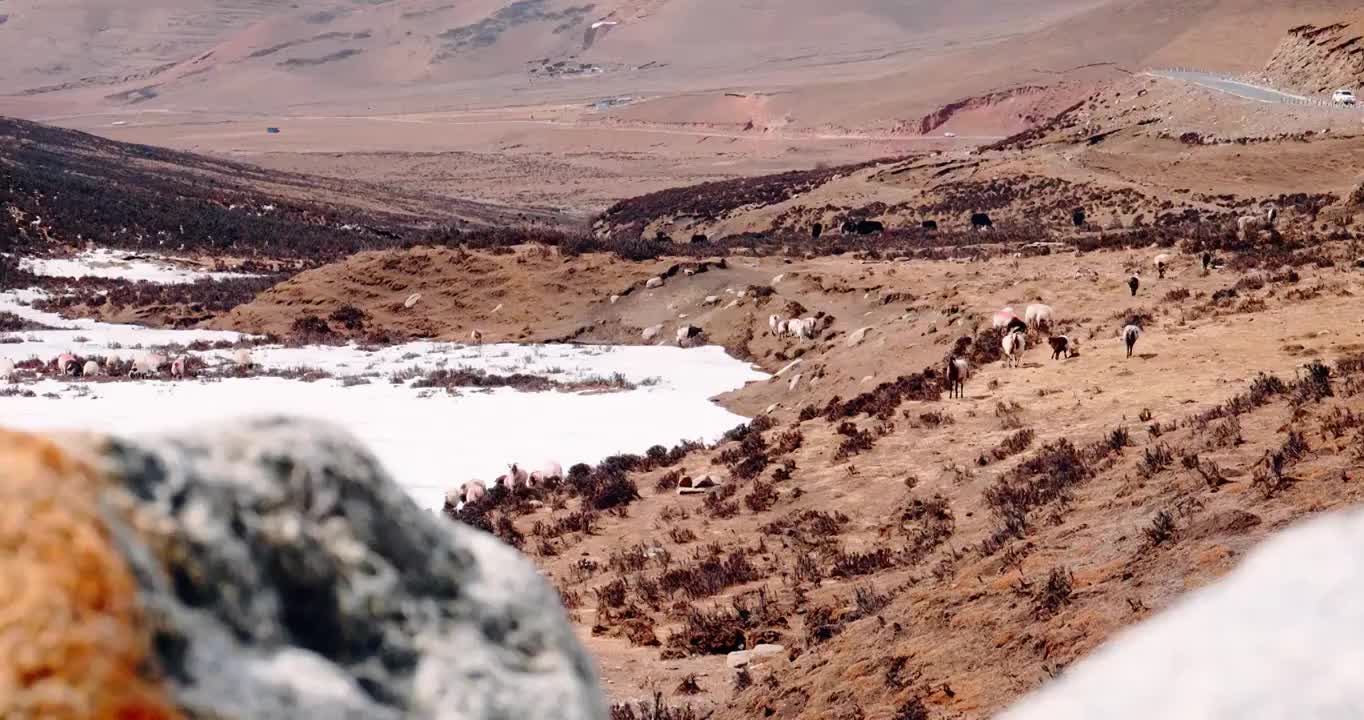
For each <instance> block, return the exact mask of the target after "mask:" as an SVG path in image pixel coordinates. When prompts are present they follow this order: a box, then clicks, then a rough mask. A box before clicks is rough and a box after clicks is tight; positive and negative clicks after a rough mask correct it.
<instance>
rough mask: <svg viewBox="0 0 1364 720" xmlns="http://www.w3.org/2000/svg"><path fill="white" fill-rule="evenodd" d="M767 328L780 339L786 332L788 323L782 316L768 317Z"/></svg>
mask: <svg viewBox="0 0 1364 720" xmlns="http://www.w3.org/2000/svg"><path fill="white" fill-rule="evenodd" d="M767 327H768V329H769V330H771V331H772V334H773V335H776V336H778V337H780V336H781V334H782V332H783V331H784V330H785V327H786V321H785V320H784V319H782V316H780V315H768V316H767Z"/></svg>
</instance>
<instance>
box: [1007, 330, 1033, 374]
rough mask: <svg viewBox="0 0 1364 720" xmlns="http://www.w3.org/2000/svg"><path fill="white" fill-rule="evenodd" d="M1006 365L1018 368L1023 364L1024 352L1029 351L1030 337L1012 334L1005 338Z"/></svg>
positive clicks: (1016, 333) (1017, 333) (1018, 333)
mask: <svg viewBox="0 0 1364 720" xmlns="http://www.w3.org/2000/svg"><path fill="white" fill-rule="evenodd" d="M1002 345H1003V347H1004V364H1005V366H1006V367H1018V366H1019V365H1021V364H1022V363H1023V351H1024V350H1027V349H1028V337H1027V336H1026V335H1024V334H1023V333H1021V332H1011V333H1009V334H1007V335H1005V336H1004V340H1003V343H1002Z"/></svg>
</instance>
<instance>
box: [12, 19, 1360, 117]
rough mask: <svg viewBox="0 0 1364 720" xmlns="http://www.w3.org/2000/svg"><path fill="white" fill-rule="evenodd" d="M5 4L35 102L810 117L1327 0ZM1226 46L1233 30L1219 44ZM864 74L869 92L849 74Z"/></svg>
mask: <svg viewBox="0 0 1364 720" xmlns="http://www.w3.org/2000/svg"><path fill="white" fill-rule="evenodd" d="M119 5H120V4H119V3H114V2H110V1H109V0H84V1H78V0H65V1H64V2H58V3H47V2H43V3H39V2H33V1H32V0H8V2H7V4H6V5H5V6H4V13H5V15H6V16H7V21H6V22H4V23H3V24H0V42H3V43H4V44H5V46H6V47H9V48H14V49H17V50H18V52H14V53H13V54H12V58H13V59H14V61H12V62H10V63H7V66H6V68H4V69H0V94H8V95H16V94H19V95H22V96H24V97H25V98H27V100H26V101H16V100H14V99H13V98H11V101H10V102H11V103H14V102H18V103H20V104H21V105H22V104H23V102H27V103H28V106H29V107H32V108H40V109H43V110H42V111H45V112H59V111H60V109H62V108H65V109H66V110H67V111H75V112H81V111H88V110H89V109H91V108H96V107H100V108H106V109H107V108H110V107H124V108H130V107H136V108H139V109H158V108H160V109H169V108H174V109H184V108H186V107H193V108H195V109H199V110H213V111H217V112H228V113H254V112H271V113H280V112H285V111H290V110H291V109H292V111H298V110H300V109H301V108H302V107H303V106H312V107H313V108H314V109H322V108H327V109H329V110H330V111H347V112H357V111H369V110H389V111H392V110H396V109H397V108H404V109H407V110H412V109H418V108H420V109H427V110H430V109H436V108H447V107H450V106H452V105H454V106H470V105H477V106H481V107H496V106H498V105H499V104H506V103H507V102H510V101H512V99H513V98H514V99H515V101H516V102H517V103H525V102H527V101H528V100H529V101H535V102H562V101H565V100H578V101H582V100H591V99H596V98H603V97H611V96H618V95H631V96H634V97H638V96H645V97H659V96H664V97H666V96H670V95H676V94H679V93H688V92H696V91H700V90H707V91H716V90H724V89H733V90H737V91H740V92H747V93H754V92H759V93H764V92H765V93H777V94H778V95H777V96H776V97H775V98H774V99H773V100H772V110H773V111H774V112H775V113H776V114H777V115H778V116H779V117H785V116H788V115H789V116H790V118H791V122H794V123H796V124H798V125H801V126H806V127H821V126H866V125H873V124H874V125H884V124H885V123H886V121H887V120H890V119H900V120H903V119H904V118H903V117H902V116H903V115H904V114H922V113H924V112H927V111H929V110H931V109H932V108H933V107H934V106H936V105H941V104H946V103H948V102H952V101H954V100H957V99H960V98H962V97H967V96H971V95H976V94H981V93H984V92H987V91H990V90H997V89H1003V88H1006V87H1010V86H1012V85H1018V84H1029V83H1033V84H1035V83H1038V82H1044V81H1050V80H1054V79H1055V78H1056V77H1058V76H1067V75H1070V74H1071V73H1073V72H1075V71H1076V70H1077V69H1079V68H1084V67H1098V68H1105V67H1106V68H1127V69H1139V68H1140V67H1142V66H1145V65H1147V64H1150V63H1153V62H1170V63H1174V62H1180V63H1183V64H1203V65H1207V66H1209V67H1213V68H1218V69H1237V68H1250V67H1259V66H1261V65H1262V64H1263V63H1264V61H1265V60H1266V58H1267V57H1268V55H1269V52H1270V50H1271V49H1272V48H1273V46H1274V43H1276V42H1277V41H1278V40H1279V38H1280V37H1281V36H1282V34H1283V32H1284V31H1286V30H1287V29H1288V28H1290V27H1293V26H1295V25H1300V24H1301V23H1302V22H1305V21H1312V20H1316V19H1318V18H1325V17H1329V16H1330V15H1331V14H1332V13H1335V12H1337V11H1338V10H1339V7H1340V5H1341V3H1340V2H1339V1H1338V0H1311V1H1310V2H1307V3H1294V4H1293V6H1292V8H1291V13H1290V12H1289V10H1290V8H1288V7H1286V5H1287V4H1286V3H1251V2H1248V1H1247V0H1201V1H1200V2H1193V3H1188V2H1174V1H1173V0H1026V1H1025V2H1015V3H1005V4H1000V3H993V2H986V1H985V0H970V1H969V2H955V3H940V2H929V1H928V0H915V1H914V2H889V1H888V0H855V1H854V2H850V3H839V4H837V5H836V6H830V5H829V4H827V3H820V2H814V1H813V0H799V1H798V2H781V3H777V2H771V1H769V2H761V3H732V2H722V1H721V0H607V2H599V3H583V2H577V0H520V1H519V2H512V3H507V2H503V1H502V0H477V1H476V2H469V3H448V2H440V1H439V0H402V1H397V2H383V3H363V4H357V3H344V2H339V1H338V0H308V1H307V2H302V3H296V4H293V5H291V6H290V7H288V8H280V7H277V6H272V4H270V3H265V2H259V1H252V0H217V1H211V0H196V2H194V3H192V4H190V5H188V6H182V7H180V8H177V9H174V10H171V9H149V8H123V7H119ZM1233 40H1234V42H1233ZM866 81H873V82H872V84H871V85H865V86H863V85H858V83H863V82H866Z"/></svg>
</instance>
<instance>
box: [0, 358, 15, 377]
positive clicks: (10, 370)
mask: <svg viewBox="0 0 1364 720" xmlns="http://www.w3.org/2000/svg"><path fill="white" fill-rule="evenodd" d="M0 381H3V382H13V381H14V361H13V360H10V359H9V358H0Z"/></svg>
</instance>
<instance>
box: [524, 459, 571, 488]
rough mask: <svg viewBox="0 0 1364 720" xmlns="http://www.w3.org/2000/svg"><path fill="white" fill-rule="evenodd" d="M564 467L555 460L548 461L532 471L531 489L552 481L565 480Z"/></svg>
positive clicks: (530, 476) (530, 478) (530, 477)
mask: <svg viewBox="0 0 1364 720" xmlns="http://www.w3.org/2000/svg"><path fill="white" fill-rule="evenodd" d="M563 479H564V466H563V465H560V464H559V463H557V462H554V461H553V460H546V461H545V462H543V463H540V464H539V465H537V466H536V467H535V469H534V470H531V471H530V475H529V482H530V486H531V487H539V486H541V485H544V484H545V483H547V482H549V481H550V480H563Z"/></svg>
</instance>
